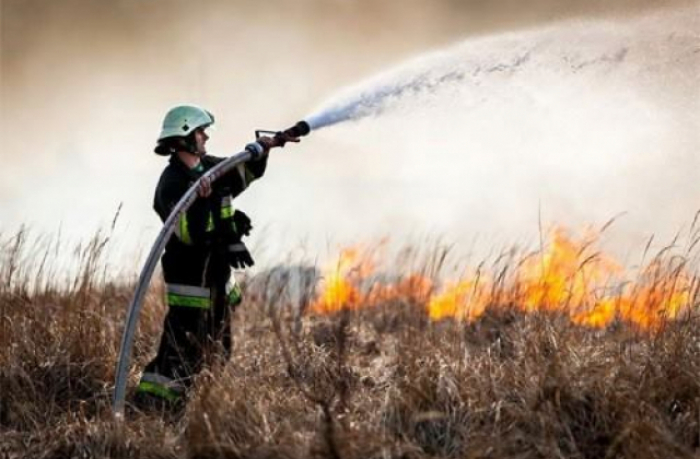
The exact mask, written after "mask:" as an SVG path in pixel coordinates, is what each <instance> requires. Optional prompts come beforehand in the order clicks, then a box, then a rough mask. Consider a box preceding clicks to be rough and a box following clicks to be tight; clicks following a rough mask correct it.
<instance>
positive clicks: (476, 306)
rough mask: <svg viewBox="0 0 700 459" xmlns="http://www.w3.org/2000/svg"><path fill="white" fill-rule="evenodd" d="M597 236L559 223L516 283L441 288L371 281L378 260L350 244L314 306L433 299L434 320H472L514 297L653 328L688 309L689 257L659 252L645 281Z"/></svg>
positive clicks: (422, 282) (545, 308) (594, 321)
mask: <svg viewBox="0 0 700 459" xmlns="http://www.w3.org/2000/svg"><path fill="white" fill-rule="evenodd" d="M597 239H598V236H597V235H596V234H592V233H590V232H589V233H588V234H586V235H585V237H583V238H581V239H578V240H577V239H574V238H572V237H570V236H569V234H568V233H567V231H566V230H564V229H563V228H560V227H556V228H554V229H553V230H552V231H551V233H550V235H549V238H548V243H547V244H546V246H545V248H544V249H543V250H542V251H541V252H540V253H537V254H534V255H531V256H529V257H525V258H524V259H522V260H521V262H520V263H519V264H518V267H517V269H516V270H515V273H514V275H513V278H512V279H511V280H510V281H509V282H508V283H504V282H499V283H498V285H496V283H495V282H494V281H493V280H492V279H490V278H489V277H488V276H484V275H480V276H470V277H468V278H464V279H461V280H458V281H452V282H447V283H446V285H445V287H444V288H443V289H442V290H441V291H439V292H436V291H435V288H434V282H433V281H432V280H430V279H428V278H426V277H424V276H422V275H420V274H411V275H409V276H408V277H406V278H404V279H402V280H400V281H396V282H389V283H387V282H372V283H371V287H369V288H366V287H364V288H363V287H362V286H363V284H366V283H367V282H366V281H367V280H368V277H370V276H372V275H375V266H376V264H375V263H374V262H373V261H372V257H370V256H363V254H362V251H361V250H359V249H358V248H350V249H345V250H343V251H342V252H341V254H340V257H339V260H338V262H337V264H336V266H335V267H334V268H332V269H330V270H329V271H328V273H327V274H326V276H325V282H324V288H323V290H322V292H321V294H320V295H319V296H318V298H317V300H316V302H315V303H314V304H313V306H312V310H313V311H314V312H316V313H332V312H336V311H339V310H341V309H344V308H348V309H357V308H360V307H371V306H372V305H376V304H386V303H387V302H391V301H394V300H404V301H411V302H414V303H417V304H425V307H426V312H427V315H428V317H429V318H430V319H431V320H434V321H437V320H442V319H446V318H453V319H456V320H462V321H467V322H471V321H474V320H476V319H478V318H479V317H481V316H482V315H483V314H484V312H485V311H486V310H487V309H488V308H498V307H502V306H503V305H509V306H511V307H514V308H516V309H519V310H522V311H523V312H526V313H532V312H537V311H539V312H550V313H551V312H553V313H557V314H565V315H568V317H570V319H571V321H572V322H573V323H575V324H577V325H582V326H588V327H595V328H604V327H607V326H609V325H611V324H612V323H614V322H615V321H620V322H625V323H630V324H633V325H634V326H637V327H639V328H641V329H646V330H656V329H659V328H660V327H661V326H662V325H663V324H664V323H665V322H666V321H668V320H673V319H676V318H678V317H679V316H680V315H681V314H682V312H683V311H686V310H688V308H689V307H690V304H691V302H692V299H693V295H692V292H693V291H694V287H695V285H696V282H695V277H693V276H691V275H690V274H689V273H688V272H687V271H686V269H685V266H684V265H682V264H680V265H679V266H677V267H676V268H675V269H670V267H669V266H668V265H664V264H663V263H662V262H661V261H659V260H655V261H654V262H652V263H650V264H649V266H647V267H646V268H645V269H644V270H643V271H642V275H641V276H639V280H638V281H637V282H634V283H632V282H627V283H625V282H624V279H625V278H626V277H629V276H627V275H626V273H625V272H624V270H623V268H622V266H621V265H620V264H619V263H617V262H616V261H615V260H614V259H613V258H612V257H610V256H608V255H606V254H604V253H601V252H599V251H594V246H595V243H596V242H597ZM613 292H614V293H613Z"/></svg>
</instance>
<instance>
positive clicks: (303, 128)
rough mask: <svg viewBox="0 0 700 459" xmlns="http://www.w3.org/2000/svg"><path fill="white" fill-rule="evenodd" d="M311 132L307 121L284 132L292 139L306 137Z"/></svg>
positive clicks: (300, 122)
mask: <svg viewBox="0 0 700 459" xmlns="http://www.w3.org/2000/svg"><path fill="white" fill-rule="evenodd" d="M309 132H311V127H310V126H309V123H307V122H306V121H299V122H298V123H297V124H295V125H294V126H292V127H290V128H289V129H287V130H286V131H284V133H285V134H288V135H290V136H292V137H304V136H305V135H307V134H308V133H309Z"/></svg>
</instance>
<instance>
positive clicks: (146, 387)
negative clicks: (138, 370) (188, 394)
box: [136, 373, 185, 402]
mask: <svg viewBox="0 0 700 459" xmlns="http://www.w3.org/2000/svg"><path fill="white" fill-rule="evenodd" d="M136 390H137V391H138V392H142V393H147V394H152V395H155V396H157V397H160V398H164V399H166V400H168V401H171V402H173V401H176V400H177V399H178V398H180V397H182V395H183V394H184V392H185V388H184V386H183V385H182V384H180V383H178V382H177V381H175V380H173V379H170V378H168V377H167V376H163V375H159V374H158V373H143V374H142V375H141V381H139V387H138V388H137V389H136Z"/></svg>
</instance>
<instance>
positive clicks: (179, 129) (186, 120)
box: [158, 105, 214, 141]
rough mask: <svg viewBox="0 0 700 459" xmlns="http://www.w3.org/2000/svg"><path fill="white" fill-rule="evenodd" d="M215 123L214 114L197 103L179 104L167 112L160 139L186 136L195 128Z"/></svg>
mask: <svg viewBox="0 0 700 459" xmlns="http://www.w3.org/2000/svg"><path fill="white" fill-rule="evenodd" d="M212 124H214V115H212V114H211V113H209V112H208V111H206V110H204V109H203V108H201V107H197V106H195V105H179V106H177V107H173V108H171V109H170V111H168V113H166V114H165V119H164V120H163V128H162V129H161V131H160V135H159V136H158V140H159V141H161V140H163V139H167V138H170V137H186V136H188V135H189V134H190V133H192V132H194V130H195V129H197V128H201V127H207V126H211V125H212Z"/></svg>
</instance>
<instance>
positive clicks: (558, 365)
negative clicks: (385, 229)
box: [0, 239, 700, 459]
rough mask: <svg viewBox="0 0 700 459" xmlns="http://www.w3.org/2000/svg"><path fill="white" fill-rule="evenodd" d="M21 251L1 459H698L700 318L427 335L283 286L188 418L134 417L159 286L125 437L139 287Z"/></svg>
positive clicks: (0, 305) (10, 288) (491, 325)
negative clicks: (52, 278) (328, 307)
mask: <svg viewBox="0 0 700 459" xmlns="http://www.w3.org/2000/svg"><path fill="white" fill-rule="evenodd" d="M10 242H11V240H10V239H8V240H7V241H6V245H5V247H4V249H3V250H5V252H4V254H3V257H4V258H3V265H2V276H3V277H2V284H1V285H0V320H1V322H0V325H1V328H0V332H1V333H0V458H2V459H6V458H8V459H9V458H33V459H34V458H36V459H41V458H190V459H195V458H197V459H205V458H226V459H233V458H254V459H272V458H290V459H296V458H299V459H301V458H347V459H359V458H366V459H373V458H376V459H380V458H381V459H384V458H397V459H398V458H405V459H413V458H416V459H418V458H494V459H495V458H513V459H515V458H518V459H526V458H576V459H598V458H693V457H700V327H699V326H700V319H699V318H698V317H697V314H695V313H690V314H687V315H685V316H684V317H682V318H680V319H679V320H676V321H674V322H669V323H667V324H665V325H664V326H663V327H661V328H660V329H659V330H657V331H655V332H648V331H642V330H638V329H635V328H633V327H631V326H628V325H626V324H614V325H612V326H610V327H608V328H607V329H604V330H599V329H591V328H586V327H579V326H575V325H573V324H572V323H571V322H570V321H569V320H568V319H567V318H565V317H562V316H558V315H553V314H544V313H537V314H526V313H523V312H520V311H519V310H518V309H517V308H512V307H508V305H493V306H492V307H491V308H489V310H488V311H487V312H486V314H485V315H484V316H482V317H481V318H480V319H479V320H477V321H476V322H474V323H464V322H460V321H454V320H443V321H440V322H431V321H429V320H428V317H427V314H426V312H425V304H420V301H417V300H415V299H411V298H406V299H401V298H400V297H399V298H396V299H393V300H392V301H391V302H387V303H386V304H379V305H374V306H373V307H368V308H360V309H359V310H354V311H343V312H339V313H335V314H332V315H318V314H310V313H304V312H303V311H304V303H305V302H306V301H308V300H309V298H310V297H311V296H312V295H302V296H301V298H302V299H301V303H300V302H299V297H298V296H296V297H295V298H292V296H290V295H286V294H285V289H286V288H287V286H286V285H285V282H286V280H285V278H284V277H282V278H279V276H277V278H275V279H274V280H273V279H271V278H270V279H262V281H261V279H260V276H263V277H264V276H271V274H270V273H263V274H260V275H259V276H258V278H257V279H255V282H250V283H249V284H248V286H247V296H246V298H247V299H246V301H245V303H244V304H243V305H242V306H241V307H239V308H238V310H237V311H236V313H235V317H234V328H235V338H234V339H235V350H234V355H233V357H232V358H231V360H230V361H229V362H214V363H212V364H211V365H210V366H209V367H208V368H207V369H206V370H205V371H204V372H203V373H201V375H200V376H199V377H198V379H197V381H196V385H195V388H194V390H193V391H192V394H191V395H190V398H189V401H188V403H187V406H186V408H185V409H184V411H183V412H181V413H179V414H173V413H156V412H141V411H139V410H137V409H135V408H134V407H133V406H131V402H132V401H133V395H134V394H133V390H134V386H135V383H136V381H137V380H138V376H139V371H140V369H141V368H142V367H143V365H144V364H145V363H146V362H147V360H148V359H149V358H150V357H151V356H152V353H153V352H155V347H156V344H157V343H156V340H157V339H158V338H159V333H160V326H161V320H162V317H163V314H164V312H165V310H164V306H163V301H162V285H159V284H158V283H157V282H156V283H155V284H154V285H153V286H152V291H151V293H150V294H149V295H148V298H147V301H146V304H145V306H144V310H143V313H142V315H141V320H140V328H139V333H138V335H137V339H136V343H135V346H134V355H133V358H132V373H131V379H130V384H129V387H130V389H129V393H128V396H127V402H128V406H127V412H126V417H125V419H123V420H115V419H114V418H113V416H112V413H111V395H112V390H113V381H114V368H115V364H116V358H117V353H118V347H119V341H120V338H121V332H122V324H123V319H124V314H125V311H126V307H127V305H128V303H129V301H130V299H131V294H132V292H133V282H132V281H129V280H121V281H118V280H115V279H109V276H101V275H100V274H99V273H101V272H102V271H101V270H100V268H99V267H98V266H97V265H95V263H94V261H95V260H96V259H98V258H99V257H95V260H93V261H90V260H87V261H86V262H85V265H84V266H83V267H84V269H82V270H81V274H79V275H76V277H75V279H73V282H68V283H67V284H66V285H63V286H59V287H57V286H56V285H54V284H53V283H52V282H44V280H46V279H44V277H41V279H39V280H40V281H37V272H36V270H30V269H29V268H27V267H26V266H24V265H23V263H29V262H32V263H33V262H34V259H33V258H30V259H29V261H27V260H23V259H21V257H19V256H14V258H13V255H12V253H11V252H12V250H15V251H16V250H18V249H17V247H14V246H12V244H10ZM99 248H100V247H99V244H98V245H96V246H93V247H92V249H91V250H96V249H99ZM15 255H17V254H15ZM91 263H92V264H91ZM43 276H46V275H45V274H43ZM280 279H281V280H280ZM64 284H65V283H64ZM310 284H313V283H310ZM311 287H313V285H311ZM693 304H696V301H695V298H694V299H693Z"/></svg>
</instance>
